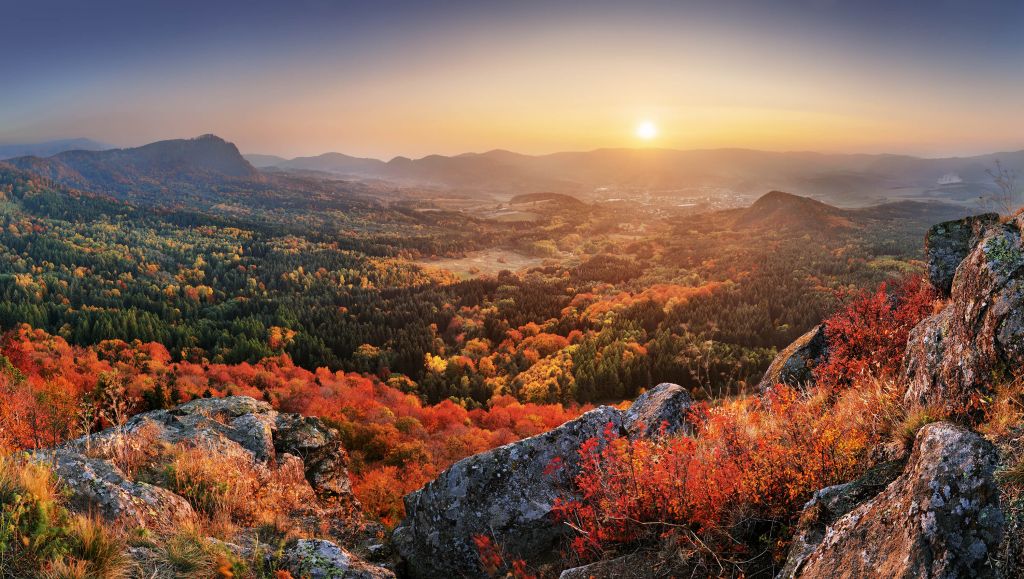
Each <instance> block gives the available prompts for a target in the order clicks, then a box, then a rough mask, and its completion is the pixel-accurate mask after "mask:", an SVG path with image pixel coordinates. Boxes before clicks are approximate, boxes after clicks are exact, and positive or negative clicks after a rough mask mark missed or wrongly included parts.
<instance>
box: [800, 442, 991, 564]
mask: <svg viewBox="0 0 1024 579" xmlns="http://www.w3.org/2000/svg"><path fill="white" fill-rule="evenodd" d="M996 463H997V453H996V450H995V448H994V447H993V446H992V445H991V444H990V443H988V442H987V441H985V440H984V439H982V438H981V437H980V436H978V435H977V434H974V433H972V432H970V431H968V430H965V429H963V428H961V427H958V426H954V425H952V424H948V423H934V424H930V425H928V426H926V427H924V428H923V429H921V431H920V432H919V433H918V435H917V438H916V440H915V443H914V449H913V451H912V453H911V456H910V459H909V460H908V462H907V465H906V467H905V469H904V470H903V473H902V474H901V475H900V476H899V477H898V478H897V479H896V480H895V481H893V482H892V483H890V484H889V485H888V486H887V487H886V488H885V490H883V491H881V492H880V493H878V494H877V495H875V496H874V497H873V498H871V499H870V500H868V501H867V502H865V503H863V504H861V505H860V506H858V507H856V508H855V509H853V510H851V511H849V512H848V513H846V514H845V515H843V516H841V517H839V518H838V519H836V520H835V521H834V522H832V523H831V524H828V525H827V527H826V528H825V529H824V530H823V531H822V532H820V533H818V534H820V537H821V538H820V539H818V538H817V534H815V533H814V532H805V533H804V534H803V535H801V536H800V537H799V541H800V543H798V544H795V545H794V547H793V549H794V550H793V552H791V559H790V561H789V562H788V564H787V566H786V572H785V573H784V576H786V577H850V578H853V577H869V576H870V577H986V576H991V575H992V570H991V569H990V568H988V567H987V566H986V562H987V559H988V557H989V555H990V553H992V551H993V550H994V549H995V548H996V547H997V546H998V545H999V541H1000V539H1001V537H1002V533H1003V524H1004V521H1003V515H1002V511H1001V510H1000V508H999V496H998V489H997V488H996V484H995V480H994V477H993V472H994V470H995V466H996ZM844 487H845V488H844ZM849 491H850V487H848V486H846V485H842V486H840V487H833V488H832V489H825V490H824V491H821V492H820V493H819V496H818V497H816V498H815V500H812V501H811V502H810V503H809V504H808V506H807V512H805V513H804V516H803V517H802V518H803V519H805V521H804V522H805V523H806V522H807V520H808V519H809V520H811V521H813V520H817V519H818V518H819V517H818V516H817V515H815V514H814V513H813V512H812V511H813V510H815V509H819V510H824V511H826V512H829V511H832V512H834V513H837V512H841V511H843V510H846V508H847V506H848V502H849V501H848V499H849V498H850V496H849ZM860 494H862V495H863V494H864V493H860ZM868 494H870V493H868ZM844 497H845V498H844ZM843 500H846V502H847V504H846V505H844V504H843ZM828 518H829V516H828V515H826V517H825V519H826V520H827V519H828ZM813 527H814V525H813V524H811V525H806V524H805V526H804V530H805V531H807V530H809V529H813ZM816 540H817V545H814V542H815V541H816Z"/></svg>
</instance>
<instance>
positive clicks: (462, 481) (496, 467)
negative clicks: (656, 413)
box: [392, 406, 623, 578]
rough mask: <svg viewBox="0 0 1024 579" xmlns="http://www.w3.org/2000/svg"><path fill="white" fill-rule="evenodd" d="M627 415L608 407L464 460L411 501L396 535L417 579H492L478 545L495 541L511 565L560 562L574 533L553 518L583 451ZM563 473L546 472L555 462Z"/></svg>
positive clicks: (618, 427) (397, 545) (397, 544)
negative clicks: (560, 548) (563, 543)
mask: <svg viewBox="0 0 1024 579" xmlns="http://www.w3.org/2000/svg"><path fill="white" fill-rule="evenodd" d="M622 420H623V419H622V413H621V412H619V410H617V409H615V408H611V407H608V406H602V407H600V408H596V409H594V410H591V411H590V412H587V413H586V414H584V415H583V416H581V417H579V418H577V419H575V420H572V421H569V422H567V423H565V424H563V425H561V426H559V427H558V428H556V429H554V430H551V431H549V432H546V433H544V434H540V435H537V436H534V437H531V438H527V439H525V440H521V441H519V442H515V443H512V444H508V445H505V446H502V447H499V448H495V449H492V450H490V451H487V452H483V453H480V454H477V455H474V456H471V457H468V458H465V459H463V460H461V461H459V462H457V463H455V464H454V465H452V466H451V467H450V468H449V469H448V470H446V471H444V472H443V473H441V475H440V476H438V477H437V479H435V480H434V481H432V482H430V483H428V484H427V485H426V486H424V487H423V488H422V489H420V490H418V491H415V492H413V493H410V494H409V495H407V496H406V497H405V511H406V518H405V520H403V521H402V523H401V525H400V526H399V527H398V528H397V529H395V532H394V534H393V536H392V540H393V542H394V545H395V548H396V550H397V551H398V553H399V554H400V555H401V556H402V558H403V559H404V560H405V561H406V564H407V566H408V571H409V573H410V575H411V576H412V577H418V578H430V577H485V576H486V574H484V572H483V570H482V569H481V568H480V565H479V559H478V554H477V551H476V548H475V546H474V545H473V541H472V539H473V537H474V536H476V535H489V536H491V537H493V538H494V540H495V541H496V542H497V543H498V544H499V545H501V547H502V548H503V549H504V551H505V553H506V554H507V556H508V557H509V558H510V559H525V560H526V561H527V562H528V563H531V564H537V563H540V562H543V560H544V559H546V558H549V557H557V550H556V549H555V547H556V546H557V544H558V542H559V540H560V539H561V538H562V537H563V536H564V535H565V534H566V533H567V531H568V528H567V527H564V526H562V525H560V524H557V523H556V522H555V520H554V519H553V518H552V506H553V504H554V501H555V498H556V497H559V496H563V497H564V496H565V495H566V493H567V492H569V491H570V489H571V483H572V480H573V478H574V477H575V476H576V475H577V474H578V472H579V471H578V463H579V453H578V451H579V447H580V445H581V444H582V443H583V442H584V441H586V440H587V439H589V438H592V437H599V436H601V435H602V433H603V431H604V430H605V428H606V427H608V426H609V425H610V427H611V428H612V429H613V430H614V431H616V432H619V433H621V432H622ZM556 458H558V459H560V460H561V461H562V464H561V468H558V469H556V470H555V471H554V472H553V473H548V474H545V470H546V469H547V468H548V465H549V464H550V463H551V462H552V460H553V459H556Z"/></svg>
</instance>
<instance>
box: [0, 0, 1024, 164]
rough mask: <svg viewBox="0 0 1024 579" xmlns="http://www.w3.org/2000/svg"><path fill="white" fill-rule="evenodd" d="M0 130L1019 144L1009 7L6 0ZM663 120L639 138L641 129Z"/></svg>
mask: <svg viewBox="0 0 1024 579" xmlns="http://www.w3.org/2000/svg"><path fill="white" fill-rule="evenodd" d="M8 11H9V17H10V21H11V22H16V23H17V24H18V25H17V26H14V27H12V29H11V30H10V31H9V34H8V35H6V36H5V37H4V38H2V39H0V48H2V49H3V50H4V51H5V53H7V54H17V55H18V58H8V59H7V60H6V61H5V62H4V64H3V65H2V66H3V70H4V72H6V73H7V74H6V77H7V78H11V79H18V82H16V83H12V86H11V87H9V88H8V89H7V90H5V91H4V94H3V95H0V127H2V128H0V141H3V142H38V141H45V140H51V139H58V138H69V137H76V136H79V135H83V136H86V137H88V138H92V139H96V140H99V141H103V142H107V143H111V144H113V145H117V146H136V145H140V144H144V143H147V142H152V141H157V140H163V139H168V138H176V137H191V136H196V135H199V134H203V133H208V132H212V133H214V134H217V135H220V136H223V137H224V138H226V139H228V140H231V141H232V142H234V143H236V144H237V145H238V146H239V148H240V149H241V150H242V151H245V152H247V153H255V154H274V155H279V156H283V157H287V158H291V157H296V156H313V155H318V154H321V153H324V152H328V151H337V152H342V153H345V154H348V155H353V156H360V157H372V158H380V159H390V158H393V157H395V156H405V157H412V158H416V157H422V156H424V155H429V154H443V155H455V154H461V153H464V152H467V151H487V150H492V149H505V150H512V151H517V152H522V153H524V154H544V153H550V152H557V151H586V150H593V149H598V148H623V147H626V148H628V147H638V146H645V145H647V146H652V147H659V148H669V149H679V150H686V149H717V148H749V149H758V150H772V151H817V152H826V153H883V152H885V153H893V154H913V155H916V156H928V157H935V156H962V155H971V154H979V153H987V152H991V151H1000V150H1015V149H1019V148H1020V147H1021V146H1022V144H1021V141H1020V137H1019V135H1020V134H1024V115H1021V114H1020V108H1021V107H1020V105H1019V97H1018V95H1019V94H1021V93H1022V90H1024V76H1022V75H1021V74H1020V73H1019V72H1017V68H1015V66H1014V65H1015V63H1016V62H1019V59H1020V57H1022V56H1024V35H1021V34H1019V23H1020V22H1022V21H1024V6H1022V5H1020V4H1016V3H1012V2H1008V1H996V0H989V1H986V2H965V1H959V0H950V1H946V2H941V3H938V4H936V5H933V6H927V7H922V6H920V5H919V4H918V3H914V2H909V1H897V2H874V1H871V2H845V1H825V0H789V1H787V2H782V3H773V4H772V5H770V6H765V5H762V3H757V2H753V1H749V0H741V1H737V2H731V3H728V4H724V3H720V2H711V1H708V0H689V1H685V2H660V1H646V2H640V3H630V4H629V5H618V4H616V3H612V2H605V1H595V2H588V3H585V4H580V3H568V2H555V3H542V2H518V3H514V4H512V5H509V4H504V3H490V2H461V1H459V2H451V3H445V4H444V5H438V6H431V5H421V4H420V3H415V2H407V1H391V2H382V3H374V4H373V5H372V6H371V5H363V4H355V3H348V2H322V1H305V2H296V3H288V4H287V5H281V4H280V3H274V2H254V3H240V2H224V3H216V4H210V3H199V2H176V3H166V4H163V3H161V4H156V3H147V4H145V5H138V4H135V3H131V2H124V1H121V0H103V1H100V2H91V3H79V2H73V1H62V0H53V1H47V2H37V3H31V4H29V3H22V4H20V5H16V6H13V7H11V8H9V10H8ZM645 123H649V124H650V125H651V127H653V128H654V129H655V130H654V131H653V133H651V134H649V135H646V136H644V137H643V138H641V137H638V128H639V127H640V125H642V124H645Z"/></svg>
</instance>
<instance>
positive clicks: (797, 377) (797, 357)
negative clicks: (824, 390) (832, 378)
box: [757, 324, 828, 392]
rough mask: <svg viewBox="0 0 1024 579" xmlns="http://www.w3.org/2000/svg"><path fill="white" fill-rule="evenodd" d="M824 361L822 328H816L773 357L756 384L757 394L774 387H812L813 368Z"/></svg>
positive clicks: (826, 353)
mask: <svg viewBox="0 0 1024 579" xmlns="http://www.w3.org/2000/svg"><path fill="white" fill-rule="evenodd" d="M827 360H828V341H827V339H826V337H825V326H824V324H819V325H817V326H815V327H814V328H812V329H811V330H810V331H808V332H807V333H806V334H804V335H802V336H800V337H799V338H797V339H796V340H794V341H793V343H792V344H790V345H788V346H786V347H785V348H784V349H783V350H782V351H781V352H779V354H778V355H777V356H775V359H774V360H772V363H771V364H770V365H769V366H768V370H766V371H765V373H764V377H763V378H761V381H760V382H759V383H758V385H757V387H758V390H760V391H761V392H764V391H765V390H767V389H769V388H771V387H772V386H775V385H776V384H787V385H789V386H807V385H811V384H813V382H814V374H813V372H814V368H815V367H816V366H818V365H819V364H821V363H823V362H825V361H827Z"/></svg>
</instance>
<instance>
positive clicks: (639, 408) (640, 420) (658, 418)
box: [622, 382, 693, 438]
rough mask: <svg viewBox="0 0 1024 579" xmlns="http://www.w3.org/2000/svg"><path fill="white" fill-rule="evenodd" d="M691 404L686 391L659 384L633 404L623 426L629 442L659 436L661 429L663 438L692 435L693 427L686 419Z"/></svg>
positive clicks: (667, 384)
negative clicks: (670, 435)
mask: <svg viewBox="0 0 1024 579" xmlns="http://www.w3.org/2000/svg"><path fill="white" fill-rule="evenodd" d="M691 404H693V398H691V397H690V393H689V392H687V391H686V388H683V387H682V386H680V385H678V384H671V383H668V382H665V383H662V384H658V385H657V386H655V387H654V388H651V389H650V390H648V391H647V392H644V393H643V394H641V395H640V396H639V397H637V399H636V400H634V401H633V404H632V405H631V406H630V407H629V410H627V411H626V413H625V414H624V415H623V417H622V424H623V426H624V427H625V428H626V431H627V432H628V433H629V436H630V437H631V438H642V437H652V436H657V435H660V434H661V433H662V427H663V426H664V432H665V434H675V433H677V432H685V433H687V434H692V430H693V427H692V425H691V424H690V423H689V422H688V421H687V419H686V413H687V411H689V410H690V405H691Z"/></svg>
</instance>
